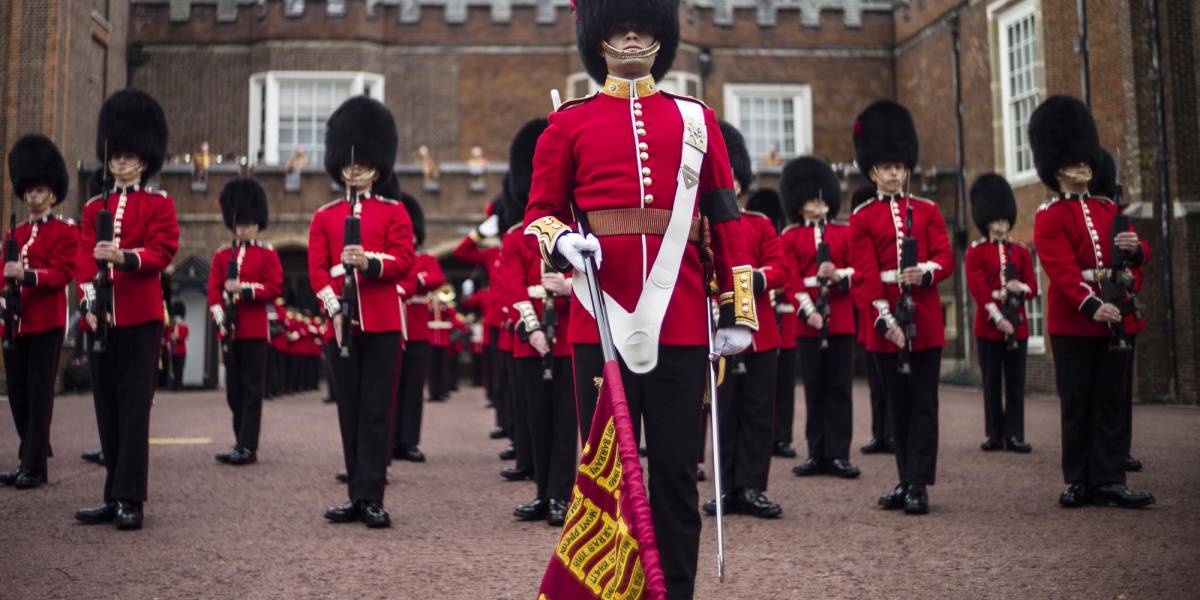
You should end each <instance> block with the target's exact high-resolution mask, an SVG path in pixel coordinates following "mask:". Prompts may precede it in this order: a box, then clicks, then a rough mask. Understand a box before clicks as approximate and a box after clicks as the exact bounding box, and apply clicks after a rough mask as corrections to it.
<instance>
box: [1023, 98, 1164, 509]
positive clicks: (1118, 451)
mask: <svg viewBox="0 0 1200 600" xmlns="http://www.w3.org/2000/svg"><path fill="white" fill-rule="evenodd" d="M1029 142H1030V147H1031V149H1032V150H1033V162H1034V166H1035V167H1036V168H1037V172H1038V177H1039V178H1040V179H1041V180H1042V183H1044V184H1045V185H1046V186H1047V187H1049V188H1050V189H1052V190H1054V191H1055V192H1057V193H1058V196H1057V197H1055V198H1052V199H1050V200H1048V201H1046V202H1045V203H1044V204H1042V206H1041V208H1039V209H1038V213H1037V217H1036V218H1035V221H1034V227H1033V236H1034V246H1035V247H1036V248H1037V251H1038V257H1039V258H1040V259H1041V261H1042V268H1043V269H1044V270H1045V272H1046V277H1047V279H1049V281H1050V284H1049V287H1048V289H1047V290H1046V330H1047V332H1049V334H1050V347H1051V350H1052V352H1053V353H1054V371H1055V375H1056V380H1057V383H1058V395H1059V398H1060V399H1061V401H1062V432H1063V439H1062V449H1063V458H1062V465H1063V477H1064V479H1065V480H1066V483H1067V484H1068V485H1069V486H1070V487H1069V488H1068V489H1067V490H1066V491H1064V492H1063V493H1062V495H1061V496H1060V497H1059V503H1060V504H1061V505H1062V506H1064V507H1067V508H1074V507H1079V506H1084V505H1086V504H1088V503H1089V502H1090V503H1096V504H1115V505H1117V506H1121V507H1125V508H1138V507H1142V506H1147V505H1149V504H1153V503H1154V496H1153V495H1152V494H1150V493H1148V492H1140V491H1132V490H1130V489H1129V488H1128V487H1127V486H1126V485H1125V468H1124V462H1125V458H1126V456H1128V452H1127V449H1126V448H1125V446H1124V440H1123V431H1124V429H1125V421H1126V417H1125V412H1126V410H1127V409H1126V407H1125V387H1126V378H1127V377H1128V375H1129V372H1128V371H1129V369H1128V357H1127V356H1126V355H1125V352H1128V350H1119V349H1117V348H1114V347H1111V345H1110V338H1111V336H1112V333H1113V332H1112V328H1123V327H1124V315H1123V314H1122V310H1121V308H1120V307H1119V306H1118V305H1117V304H1116V303H1113V302H1112V301H1111V300H1112V298H1111V297H1110V296H1109V294H1107V293H1105V292H1106V291H1107V290H1105V289H1102V288H1103V287H1104V286H1102V285H1101V284H1102V283H1105V282H1114V281H1117V280H1118V279H1119V278H1125V277H1131V274H1130V273H1128V272H1125V271H1123V270H1116V269H1113V258H1114V257H1113V246H1114V245H1115V246H1116V247H1117V248H1119V249H1120V250H1121V253H1122V254H1124V255H1125V256H1127V257H1129V258H1130V260H1131V262H1132V266H1135V267H1136V266H1141V265H1142V264H1144V263H1145V259H1146V258H1147V256H1148V253H1147V249H1146V246H1145V244H1144V243H1143V242H1142V241H1141V240H1140V239H1139V238H1138V235H1137V233H1136V232H1134V231H1133V229H1132V227H1129V228H1128V229H1127V230H1126V231H1121V232H1119V233H1117V235H1115V236H1114V235H1113V222H1114V220H1116V217H1117V215H1118V207H1117V205H1116V203H1115V202H1113V201H1112V200H1110V199H1108V198H1105V197H1101V196H1092V195H1091V194H1090V193H1089V192H1088V183H1089V182H1090V181H1091V179H1092V178H1093V173H1095V172H1097V171H1099V170H1100V167H1101V149H1100V140H1099V135H1098V133H1097V131H1096V123H1095V121H1093V120H1092V115H1091V113H1090V112H1089V111H1088V109H1087V107H1086V106H1084V104H1083V103H1082V102H1080V101H1079V100H1076V99H1075V98H1071V97H1069V96H1051V97H1050V98H1047V99H1046V100H1045V101H1044V102H1043V103H1042V104H1041V106H1039V107H1038V108H1037V110H1035V111H1034V112H1033V115H1031V116H1030V120H1029ZM1114 237H1115V239H1114Z"/></svg>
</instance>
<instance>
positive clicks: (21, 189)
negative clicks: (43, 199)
mask: <svg viewBox="0 0 1200 600" xmlns="http://www.w3.org/2000/svg"><path fill="white" fill-rule="evenodd" d="M8 178H9V179H10V180H11V181H12V185H13V196H14V197H16V198H21V197H23V196H24V195H25V192H26V190H28V189H29V188H32V187H36V186H39V185H44V186H46V187H48V188H50V191H51V192H52V193H53V194H54V204H58V203H60V202H62V201H63V200H66V198H67V186H68V183H69V181H70V177H69V176H68V175H67V164H66V163H65V162H64V161H63V157H62V154H60V153H59V152H58V147H57V146H55V145H54V142H52V141H50V138H48V137H46V136H44V135H36V134H31V135H26V136H23V137H22V138H21V139H19V140H17V143H16V144H13V147H12V150H11V151H10V152H9V153H8Z"/></svg>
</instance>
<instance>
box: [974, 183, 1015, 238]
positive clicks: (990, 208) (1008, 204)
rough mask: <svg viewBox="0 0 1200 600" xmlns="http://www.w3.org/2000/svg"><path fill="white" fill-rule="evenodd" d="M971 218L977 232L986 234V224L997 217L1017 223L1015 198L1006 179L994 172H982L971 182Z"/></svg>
mask: <svg viewBox="0 0 1200 600" xmlns="http://www.w3.org/2000/svg"><path fill="white" fill-rule="evenodd" d="M971 218H972V219H974V221H975V227H978V228H979V233H982V234H983V235H985V236H986V235H987V234H988V224H990V223H991V222H992V221H995V220H998V219H1004V220H1006V221H1008V226H1009V227H1012V226H1013V225H1016V224H1017V200H1016V198H1014V197H1013V191H1012V186H1010V185H1008V180H1006V179H1004V178H1003V177H1001V176H1000V175H997V174H995V173H984V174H983V175H980V176H979V178H977V179H976V180H975V183H972V184H971Z"/></svg>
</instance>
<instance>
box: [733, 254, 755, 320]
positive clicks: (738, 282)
mask: <svg viewBox="0 0 1200 600" xmlns="http://www.w3.org/2000/svg"><path fill="white" fill-rule="evenodd" d="M733 322H734V323H735V324H737V325H745V326H747V327H749V328H750V329H753V330H755V331H758V313H757V311H756V309H755V305H754V268H753V267H751V266H750V265H742V266H740V267H734V268H733Z"/></svg>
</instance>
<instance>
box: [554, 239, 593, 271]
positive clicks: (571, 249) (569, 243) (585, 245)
mask: <svg viewBox="0 0 1200 600" xmlns="http://www.w3.org/2000/svg"><path fill="white" fill-rule="evenodd" d="M554 249H555V250H557V251H558V253H559V254H561V255H562V257H563V258H565V259H567V262H569V263H571V266H572V267H575V270H576V271H586V270H587V269H585V268H584V264H585V263H586V259H585V258H584V255H583V253H584V252H591V253H592V256H593V257H595V259H596V269H599V268H600V262H601V261H600V259H601V254H600V240H598V239H596V236H594V235H592V234H590V233H589V234H587V237H584V236H582V235H579V234H578V233H574V232H572V233H564V234H563V235H561V236H559V238H558V241H557V242H555V244H554Z"/></svg>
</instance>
